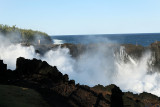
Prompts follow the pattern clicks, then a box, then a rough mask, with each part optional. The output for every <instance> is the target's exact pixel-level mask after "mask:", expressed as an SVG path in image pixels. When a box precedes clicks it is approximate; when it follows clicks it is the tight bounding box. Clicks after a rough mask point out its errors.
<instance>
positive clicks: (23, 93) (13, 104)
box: [0, 85, 50, 107]
mask: <svg viewBox="0 0 160 107" xmlns="http://www.w3.org/2000/svg"><path fill="white" fill-rule="evenodd" d="M0 107H50V106H49V105H48V104H47V103H46V102H45V100H43V98H42V96H41V95H40V94H39V93H38V92H36V91H35V90H33V89H28V88H24V87H17V86H10V85H0Z"/></svg>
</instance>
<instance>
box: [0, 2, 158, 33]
mask: <svg viewBox="0 0 160 107" xmlns="http://www.w3.org/2000/svg"><path fill="white" fill-rule="evenodd" d="M0 24H7V25H10V26H13V25H16V26H17V27H20V28H25V29H33V30H39V31H43V32H46V33H48V34H49V35H78V34H117V33H160V0H0Z"/></svg>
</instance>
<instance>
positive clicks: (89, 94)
mask: <svg viewBox="0 0 160 107" xmlns="http://www.w3.org/2000/svg"><path fill="white" fill-rule="evenodd" d="M0 66H1V68H0V84H6V85H16V86H19V87H26V88H31V89H34V90H35V91H37V92H38V93H40V94H41V96H42V97H43V98H44V100H45V101H46V102H47V103H48V104H49V105H50V106H53V107H128V106H130V107H145V106H148V105H156V104H160V100H159V99H160V98H159V97H157V96H155V95H152V94H149V93H142V94H140V95H137V94H133V93H131V92H127V93H123V92H122V91H121V90H120V88H119V87H117V86H116V85H114V84H111V85H108V86H103V85H96V86H94V87H89V86H87V85H80V84H75V81H74V80H69V77H68V75H67V74H64V75H63V74H62V73H61V72H59V70H58V69H57V67H55V66H54V67H52V66H50V65H49V64H48V63H47V62H45V61H41V60H37V59H32V60H29V59H25V58H22V57H20V58H18V59H17V64H16V69H15V70H14V71H11V70H7V67H6V64H4V63H3V61H0ZM17 103H18V102H17Z"/></svg>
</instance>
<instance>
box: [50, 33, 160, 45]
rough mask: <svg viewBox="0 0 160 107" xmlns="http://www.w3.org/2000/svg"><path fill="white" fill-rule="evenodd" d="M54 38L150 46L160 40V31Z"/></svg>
mask: <svg viewBox="0 0 160 107" xmlns="http://www.w3.org/2000/svg"><path fill="white" fill-rule="evenodd" d="M52 39H53V43H54V44H62V43H74V44H89V43H99V42H104V43H105V42H115V43H120V44H138V45H142V46H148V45H150V44H151V43H153V42H155V41H160V33H141V34H97V35H60V36H52Z"/></svg>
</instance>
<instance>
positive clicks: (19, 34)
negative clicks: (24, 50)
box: [0, 24, 52, 43]
mask: <svg viewBox="0 0 160 107" xmlns="http://www.w3.org/2000/svg"><path fill="white" fill-rule="evenodd" d="M0 33H1V34H2V35H3V36H6V37H8V38H12V39H11V40H12V41H14V42H24V43H35V42H37V40H41V43H51V42H52V40H51V38H50V36H49V35H48V34H47V33H45V32H41V31H35V30H31V29H21V28H18V27H16V25H13V26H8V25H3V24H0ZM13 38H14V39H13Z"/></svg>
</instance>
